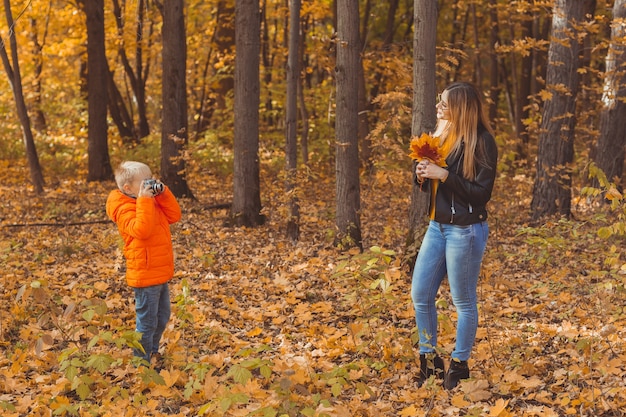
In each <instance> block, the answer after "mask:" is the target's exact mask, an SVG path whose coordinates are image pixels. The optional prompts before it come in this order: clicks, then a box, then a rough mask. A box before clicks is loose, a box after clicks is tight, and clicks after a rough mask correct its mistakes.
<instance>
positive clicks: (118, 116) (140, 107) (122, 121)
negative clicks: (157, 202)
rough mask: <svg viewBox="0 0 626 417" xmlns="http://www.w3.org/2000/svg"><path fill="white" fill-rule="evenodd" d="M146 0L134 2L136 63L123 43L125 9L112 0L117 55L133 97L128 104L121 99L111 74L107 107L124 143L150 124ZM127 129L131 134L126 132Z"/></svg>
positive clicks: (144, 131) (139, 135)
mask: <svg viewBox="0 0 626 417" xmlns="http://www.w3.org/2000/svg"><path fill="white" fill-rule="evenodd" d="M145 9H146V4H145V0H139V2H138V3H137V13H136V19H135V24H136V25H137V26H136V29H135V54H134V55H135V66H134V68H133V66H132V65H131V64H130V60H129V59H128V56H127V55H126V45H125V43H124V41H123V39H124V31H125V25H124V22H125V20H124V16H123V15H124V10H123V9H122V7H121V6H120V3H119V0H113V15H114V17H115V22H116V24H117V35H118V39H120V42H119V45H118V49H117V54H118V57H119V58H120V62H121V63H122V67H123V68H124V74H125V76H126V78H127V79H128V81H129V82H130V88H131V91H132V95H133V96H132V98H129V101H128V103H127V102H126V101H125V100H124V99H123V97H122V94H121V93H120V91H119V89H118V88H117V85H115V80H114V79H113V78H112V77H111V80H110V83H111V85H110V86H109V107H110V112H111V116H112V118H113V120H114V121H115V124H116V125H117V127H118V130H119V131H120V135H121V136H122V139H123V140H124V139H125V140H124V142H125V143H138V142H139V141H140V139H141V138H144V137H146V136H148V135H149V134H150V126H149V124H148V116H147V109H146V80H147V77H148V74H149V72H150V65H149V62H148V63H145V66H144V62H143V61H144V58H143V52H144V50H146V49H149V48H150V44H149V39H150V36H149V35H150V33H151V32H152V24H150V27H149V30H148V37H147V38H148V44H147V45H146V40H145V39H144V31H145V29H144V24H145V20H146V19H145ZM134 106H136V108H137V112H136V113H137V121H136V122H135V121H134V120H133V114H134V112H133V108H134ZM129 132H130V135H129Z"/></svg>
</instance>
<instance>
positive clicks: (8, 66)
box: [0, 0, 44, 194]
mask: <svg viewBox="0 0 626 417" xmlns="http://www.w3.org/2000/svg"><path fill="white" fill-rule="evenodd" d="M4 11H5V16H6V20H7V27H8V28H9V42H10V44H11V58H10V59H9V55H8V53H7V50H6V47H5V43H4V39H2V38H0V58H2V65H3V66H4V70H5V71H6V73H7V77H8V78H9V83H10V84H11V90H12V91H13V98H14V99H15V106H16V108H17V116H18V117H19V119H20V124H21V125H22V134H23V137H24V146H25V148H26V158H27V159H28V168H29V170H30V180H31V182H32V183H33V187H34V188H35V192H36V193H37V194H42V193H43V191H44V189H43V187H44V180H43V174H42V172H41V165H39V157H38V155H37V149H36V148H35V139H34V138H33V131H32V129H31V127H30V118H29V117H28V110H27V108H26V101H25V100H24V93H23V90H22V75H21V73H20V62H19V58H18V54H17V40H16V39H15V30H14V29H15V22H14V21H13V13H12V12H11V2H10V1H9V0H4ZM11 60H12V61H13V63H11Z"/></svg>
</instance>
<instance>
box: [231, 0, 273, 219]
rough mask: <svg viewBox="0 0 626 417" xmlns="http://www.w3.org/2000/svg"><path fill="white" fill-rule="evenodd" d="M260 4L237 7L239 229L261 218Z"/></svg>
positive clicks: (235, 214)
mask: <svg viewBox="0 0 626 417" xmlns="http://www.w3.org/2000/svg"><path fill="white" fill-rule="evenodd" d="M260 18H261V16H260V11H259V0H236V3H235V45H236V50H237V54H236V56H235V107H234V112H235V114H236V115H237V116H236V117H235V126H234V130H235V138H234V142H235V143H234V174H233V205H232V207H231V220H232V223H233V225H236V226H258V225H261V224H263V223H264V222H265V217H264V216H263V215H262V214H261V187H260V178H259V101H260V88H261V87H260V79H259V68H260V52H261V24H260Z"/></svg>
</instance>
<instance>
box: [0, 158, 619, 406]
mask: <svg viewBox="0 0 626 417" xmlns="http://www.w3.org/2000/svg"><path fill="white" fill-rule="evenodd" d="M2 164H3V169H2V172H3V174H2V178H0V199H1V201H2V211H1V212H0V221H1V225H0V227H1V229H2V240H1V241H0V262H1V265H2V275H1V277H2V278H1V279H2V281H1V284H0V285H1V297H2V299H1V300H0V302H1V305H2V309H1V310H0V320H1V322H0V324H1V327H0V352H1V353H0V412H1V413H0V414H2V415H3V416H7V417H9V416H49V415H53V414H54V415H81V416H92V415H94V416H196V415H208V416H222V415H224V416H277V415H284V416H324V415H326V416H426V415H428V416H501V417H504V416H546V417H547V416H566V415H572V416H622V415H624V414H625V413H626V412H625V411H624V410H626V383H625V382H624V381H625V379H626V341H625V339H626V307H625V304H626V303H625V302H624V300H625V295H624V294H625V292H624V281H625V280H626V264H625V262H626V259H625V257H624V255H625V253H624V252H625V249H624V246H625V245H624V240H617V239H615V240H613V241H606V240H602V239H600V238H598V237H597V234H596V231H597V229H598V227H600V226H601V225H602V219H603V218H605V217H607V216H608V214H606V213H602V211H605V212H606V211H607V209H606V208H605V207H600V208H597V207H596V208H593V207H589V206H587V204H586V203H585V201H582V200H581V201H576V202H575V210H576V211H575V220H571V221H557V220H554V221H549V222H547V223H545V224H543V225H541V226H538V225H535V226H530V225H529V224H527V223H526V221H527V214H528V212H527V207H528V206H529V194H530V189H531V180H530V179H529V178H526V177H502V178H500V179H499V181H498V184H497V190H496V192H495V199H494V201H493V203H492V204H491V212H492V215H491V220H490V226H491V235H490V241H489V245H488V253H487V255H486V259H485V262H484V268H483V277H482V279H481V281H480V286H479V300H480V329H479V334H478V339H477V344H476V346H475V349H474V354H473V357H472V359H471V362H470V366H471V370H472V379H471V380H469V381H467V382H464V383H463V384H462V385H461V386H460V387H459V388H457V389H456V390H454V391H452V392H447V391H445V390H443V389H442V388H441V386H440V384H439V382H438V381H431V382H430V383H428V384H427V385H426V386H424V387H422V388H421V389H418V388H417V387H416V383H415V376H416V374H417V372H418V368H417V365H416V360H415V356H416V349H415V346H414V336H415V334H414V332H415V329H414V327H415V324H414V318H413V309H412V305H411V302H410V277H409V275H408V274H409V271H408V268H407V267H406V263H405V262H404V259H406V257H407V255H406V253H405V252H406V251H405V243H404V242H405V239H406V228H407V207H408V204H409V194H410V182H409V178H408V173H406V172H395V171H379V172H378V173H377V174H375V175H374V176H372V177H363V181H362V190H363V191H362V201H363V202H362V209H363V210H362V224H363V233H364V244H365V247H366V248H367V249H366V250H365V251H364V253H363V254H359V253H358V252H355V251H350V252H342V251H339V250H337V249H335V248H334V247H333V245H332V242H333V238H334V232H333V230H334V226H333V221H334V217H333V216H334V214H333V213H334V200H333V194H334V191H333V190H334V185H333V182H332V181H331V180H325V179H323V178H322V179H320V178H318V179H316V180H315V181H310V182H306V183H303V184H302V191H301V213H302V219H301V239H300V241H299V242H298V243H297V244H292V243H291V242H289V241H288V240H286V239H285V237H284V233H283V229H284V225H283V223H284V218H285V212H286V209H285V201H284V197H283V193H282V190H281V188H280V187H281V186H282V182H281V181H278V180H276V181H274V182H271V181H264V183H263V202H264V210H265V212H266V214H267V216H268V223H267V224H266V225H265V226H263V227H259V228H255V229H236V228H228V227H225V226H224V220H225V218H226V215H227V211H226V210H224V209H213V208H208V207H209V206H211V205H213V204H216V203H223V202H228V201H229V200H230V191H231V190H230V185H228V184H230V182H229V180H228V179H224V178H211V177H210V176H205V177H202V178H193V179H191V185H192V187H193V189H194V193H195V194H196V196H197V197H198V200H197V201H188V200H183V201H181V206H182V208H183V219H182V221H181V222H180V223H178V224H176V225H175V226H173V236H174V244H175V251H176V255H177V261H176V269H177V272H176V276H175V278H174V279H173V281H172V284H171V293H172V302H173V314H172V320H171V322H170V325H169V327H168V329H167V330H166V333H165V335H164V346H163V361H162V363H161V365H162V369H160V372H159V373H157V371H159V369H157V370H153V369H146V368H143V367H139V368H137V367H135V366H134V365H133V364H132V363H131V362H130V360H131V357H132V354H131V348H130V347H129V345H131V344H132V343H133V340H134V337H135V336H134V334H133V332H132V330H133V329H134V312H133V304H132V292H131V291H130V289H129V288H128V287H127V286H126V284H125V282H124V279H123V267H124V262H123V259H122V257H121V253H120V240H119V237H118V233H117V230H116V228H115V226H114V225H113V224H112V223H110V222H107V221H106V216H105V213H104V202H105V199H106V195H107V193H108V191H109V190H110V189H111V188H112V187H113V183H105V184H98V183H89V184H88V183H85V182H84V181H80V180H76V179H70V178H58V179H55V180H54V183H53V181H50V180H49V181H50V182H51V184H50V186H49V190H48V192H47V193H46V195H45V196H43V197H37V196H35V195H34V194H33V193H32V192H31V191H30V189H29V188H28V187H27V186H25V185H24V183H25V176H26V173H25V171H24V170H23V169H22V168H21V167H14V166H12V165H11V164H9V163H6V162H5V163H2ZM370 248H372V249H370ZM438 305H439V308H440V310H439V311H440V318H441V320H440V323H441V324H440V334H441V341H442V348H443V349H444V351H445V352H448V353H449V352H450V351H451V350H452V346H453V343H454V323H455V313H454V309H453V307H452V305H451V303H450V300H449V296H448V291H447V288H446V287H445V285H444V287H443V288H442V291H441V292H440V300H439V302H438ZM446 359H448V358H447V357H446Z"/></svg>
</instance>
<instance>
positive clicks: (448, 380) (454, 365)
mask: <svg viewBox="0 0 626 417" xmlns="http://www.w3.org/2000/svg"><path fill="white" fill-rule="evenodd" d="M469 377H470V373H469V367H468V366H467V361H459V360H457V359H452V361H451V362H450V368H448V372H446V376H445V377H444V379H443V386H444V388H445V389H448V390H450V389H453V388H454V387H456V386H457V385H458V384H459V381H460V380H462V379H468V378H469Z"/></svg>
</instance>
